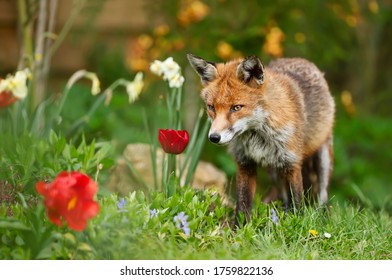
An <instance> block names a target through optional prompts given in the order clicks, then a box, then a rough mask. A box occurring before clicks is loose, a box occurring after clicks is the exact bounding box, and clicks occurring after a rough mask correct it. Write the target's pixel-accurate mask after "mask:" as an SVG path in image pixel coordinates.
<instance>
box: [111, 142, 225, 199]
mask: <svg viewBox="0 0 392 280" xmlns="http://www.w3.org/2000/svg"><path fill="white" fill-rule="evenodd" d="M177 157H178V161H179V162H183V161H184V160H185V158H184V156H183V155H182V154H181V155H178V156H177ZM163 158H164V152H163V150H162V149H161V148H160V147H157V152H156V168H157V181H158V187H159V189H160V190H161V179H162V178H161V174H162V162H163ZM177 165H178V164H177ZM177 174H178V170H177ZM185 174H186V172H184V175H185ZM184 181H185V176H182V178H181V185H183V184H184ZM154 185H155V184H154V175H153V170H152V160H151V152H150V145H148V144H143V143H135V144H128V145H127V147H126V148H125V150H124V152H123V155H122V157H121V158H119V159H118V160H117V162H116V166H115V167H114V169H113V171H112V173H111V176H110V179H109V182H108V184H107V186H106V187H107V189H108V190H110V191H112V192H118V193H119V194H120V195H126V194H128V193H129V192H131V191H134V190H138V189H144V190H151V189H154ZM190 185H191V186H192V187H193V188H195V189H201V190H203V189H206V188H213V189H214V190H216V191H217V192H218V193H219V194H220V195H221V196H222V197H223V199H224V201H225V203H227V204H229V200H228V198H227V195H226V192H225V188H226V186H227V178H226V175H225V173H224V172H222V171H221V170H219V169H218V168H217V167H215V166H214V165H213V164H211V163H208V162H205V161H201V160H200V161H199V163H198V165H197V167H196V171H195V174H194V177H193V180H192V181H191V183H190Z"/></svg>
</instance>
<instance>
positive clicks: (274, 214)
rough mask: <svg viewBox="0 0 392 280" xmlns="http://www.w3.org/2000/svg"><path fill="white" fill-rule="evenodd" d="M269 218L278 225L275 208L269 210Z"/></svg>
mask: <svg viewBox="0 0 392 280" xmlns="http://www.w3.org/2000/svg"><path fill="white" fill-rule="evenodd" d="M271 220H272V222H273V223H274V224H275V225H279V218H278V215H277V214H276V211H275V209H272V210H271Z"/></svg>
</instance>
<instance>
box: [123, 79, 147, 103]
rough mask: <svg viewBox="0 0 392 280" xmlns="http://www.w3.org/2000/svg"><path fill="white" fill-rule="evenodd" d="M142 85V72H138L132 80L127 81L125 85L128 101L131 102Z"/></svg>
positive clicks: (138, 93) (139, 91) (137, 94)
mask: <svg viewBox="0 0 392 280" xmlns="http://www.w3.org/2000/svg"><path fill="white" fill-rule="evenodd" d="M143 86H144V82H143V73H142V72H138V73H137V74H136V76H135V79H134V80H133V82H129V83H127V85H126V89H127V93H128V97H129V103H133V102H134V101H135V100H136V99H137V98H138V97H139V95H140V93H141V92H142V89H143Z"/></svg>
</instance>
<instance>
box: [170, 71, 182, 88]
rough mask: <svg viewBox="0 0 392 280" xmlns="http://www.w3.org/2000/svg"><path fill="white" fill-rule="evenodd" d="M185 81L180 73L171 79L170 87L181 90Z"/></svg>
mask: <svg viewBox="0 0 392 280" xmlns="http://www.w3.org/2000/svg"><path fill="white" fill-rule="evenodd" d="M184 81H185V79H184V77H183V76H181V75H180V74H179V73H177V74H176V75H174V76H173V77H171V78H170V79H169V87H171V88H180V87H182V84H183V83H184Z"/></svg>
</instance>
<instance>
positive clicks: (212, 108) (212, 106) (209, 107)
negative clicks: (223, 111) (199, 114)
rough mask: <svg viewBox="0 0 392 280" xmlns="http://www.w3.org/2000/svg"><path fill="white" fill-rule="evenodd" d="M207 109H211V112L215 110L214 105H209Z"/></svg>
mask: <svg viewBox="0 0 392 280" xmlns="http://www.w3.org/2000/svg"><path fill="white" fill-rule="evenodd" d="M207 109H208V110H210V111H211V112H215V107H214V105H207Z"/></svg>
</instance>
